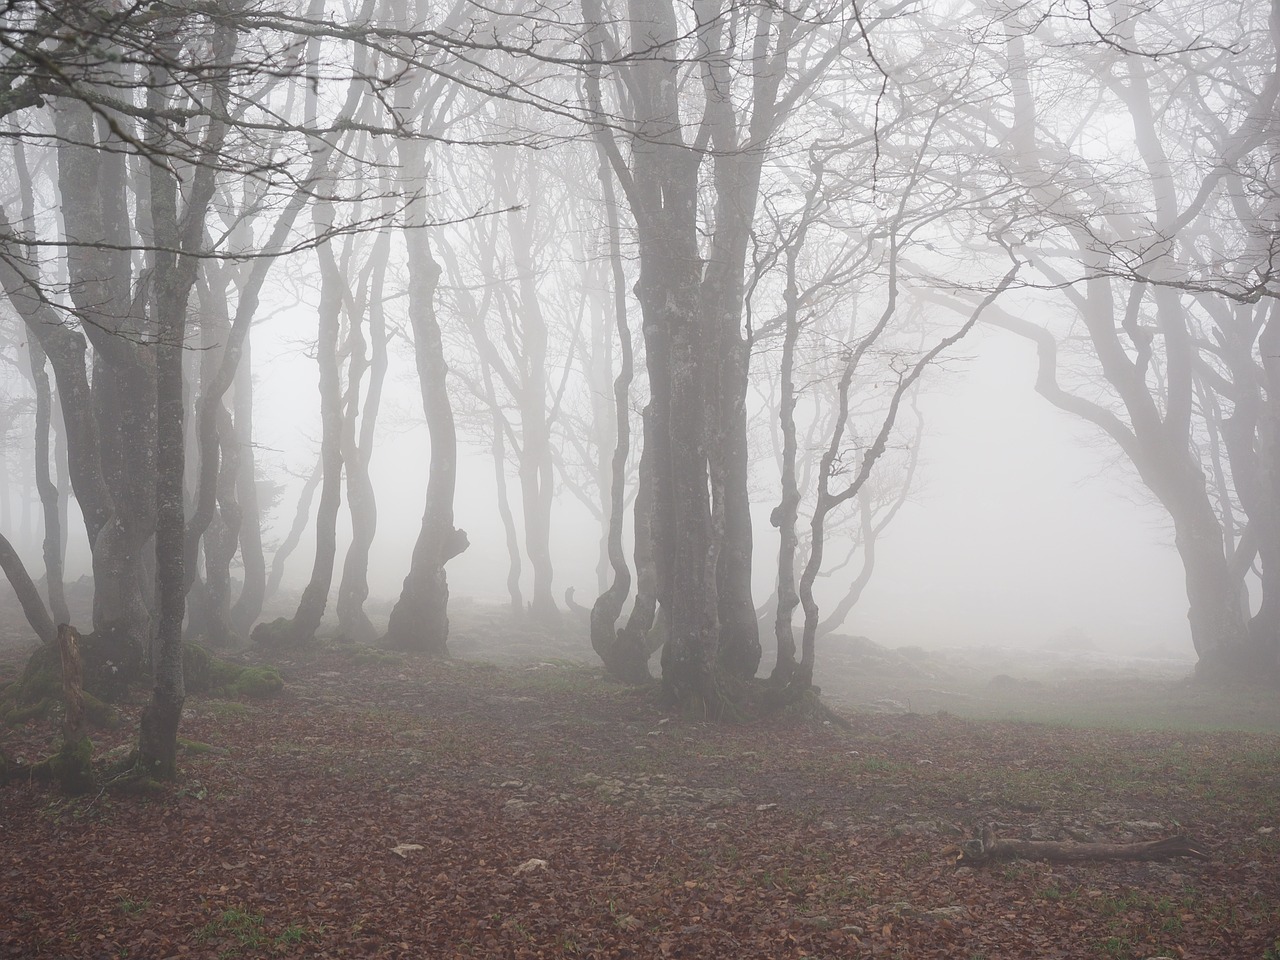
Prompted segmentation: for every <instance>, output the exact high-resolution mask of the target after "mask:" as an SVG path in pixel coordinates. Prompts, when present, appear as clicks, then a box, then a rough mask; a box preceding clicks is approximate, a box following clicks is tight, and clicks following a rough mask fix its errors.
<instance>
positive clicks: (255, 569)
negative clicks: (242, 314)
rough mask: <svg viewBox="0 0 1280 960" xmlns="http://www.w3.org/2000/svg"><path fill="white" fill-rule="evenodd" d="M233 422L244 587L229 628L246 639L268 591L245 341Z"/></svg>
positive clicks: (255, 621)
mask: <svg viewBox="0 0 1280 960" xmlns="http://www.w3.org/2000/svg"><path fill="white" fill-rule="evenodd" d="M232 406H233V410H234V416H235V420H234V423H233V428H232V437H233V439H232V442H233V443H234V444H235V445H236V448H237V450H238V453H239V458H238V459H239V469H238V470H237V471H236V500H237V501H238V502H239V504H240V560H241V563H242V564H243V567H244V584H243V586H242V587H241V589H240V595H239V596H238V597H237V598H236V602H235V604H234V605H233V606H232V608H231V628H232V630H234V631H235V633H236V634H237V635H238V636H241V637H247V636H249V632H250V631H251V630H252V629H253V626H254V624H255V623H257V621H258V617H259V616H261V614H262V604H263V601H264V600H265V598H266V590H267V563H266V558H265V556H264V555H263V551H262V510H261V508H260V507H259V505H258V476H257V467H256V465H255V462H254V455H253V366H252V363H251V357H250V344H249V341H248V340H247V339H246V340H245V344H244V355H243V356H242V357H241V359H240V363H239V365H238V366H237V367H236V377H235V397H234V400H233V404H232Z"/></svg>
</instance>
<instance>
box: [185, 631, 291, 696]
mask: <svg viewBox="0 0 1280 960" xmlns="http://www.w3.org/2000/svg"><path fill="white" fill-rule="evenodd" d="M182 655H183V671H184V674H185V677H186V686H187V691H188V692H189V693H206V694H209V695H210V696H215V697H226V698H228V699H231V700H234V699H237V698H239V697H249V698H250V699H255V698H260V697H270V696H272V695H274V694H277V693H279V692H280V691H281V690H282V689H283V688H284V681H283V680H282V679H280V674H279V673H278V672H277V671H276V668H275V667H244V666H240V665H239V664H235V663H228V662H227V661H226V660H219V659H218V658H217V657H215V656H214V655H213V654H211V653H210V652H209V651H208V650H206V649H204V647H201V646H198V645H197V644H194V643H188V644H184V645H183V648H182Z"/></svg>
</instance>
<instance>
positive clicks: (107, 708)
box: [0, 643, 120, 730]
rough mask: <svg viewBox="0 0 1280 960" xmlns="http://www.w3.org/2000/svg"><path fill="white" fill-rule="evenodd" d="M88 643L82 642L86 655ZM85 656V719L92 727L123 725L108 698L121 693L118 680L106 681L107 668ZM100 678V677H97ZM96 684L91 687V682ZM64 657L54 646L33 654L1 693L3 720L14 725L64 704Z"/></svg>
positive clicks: (0, 707)
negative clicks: (91, 666)
mask: <svg viewBox="0 0 1280 960" xmlns="http://www.w3.org/2000/svg"><path fill="white" fill-rule="evenodd" d="M86 646H87V645H86V644H84V643H82V644H81V654H82V656H83V654H84V650H85V648H86ZM88 663H89V659H88V658H87V657H86V658H85V664H86V666H85V672H84V681H85V690H84V706H85V718H86V719H87V720H88V721H89V723H90V724H91V725H92V726H95V727H98V728H100V729H106V730H114V729H115V728H116V727H118V726H119V725H120V715H119V714H118V713H117V712H116V709H115V708H114V707H112V706H111V705H110V704H109V703H108V702H107V700H110V699H112V698H113V697H115V696H118V695H119V693H120V690H119V688H118V686H117V685H116V683H115V682H114V680H112V681H111V682H103V676H104V669H103V665H101V664H99V666H98V668H97V669H96V670H90V669H89V667H88ZM95 678H96V680H95ZM91 680H94V681H95V682H94V685H93V686H90V681H91ZM62 700H63V692H62V660H61V659H60V658H59V656H58V651H57V650H56V649H54V648H53V647H47V646H41V647H37V648H36V650H35V651H34V652H33V653H32V654H31V656H30V658H29V659H28V660H27V665H26V667H25V668H24V669H23V671H22V676H21V677H19V678H18V679H17V680H16V681H14V682H13V683H11V684H9V685H8V686H7V687H5V688H4V691H3V692H2V693H0V720H3V721H4V722H5V723H8V724H11V725H14V726H16V725H18V724H21V723H26V722H27V721H29V720H38V719H41V718H43V717H47V716H48V715H49V714H50V713H52V712H53V710H54V708H55V707H57V706H58V705H60V704H61V703H62Z"/></svg>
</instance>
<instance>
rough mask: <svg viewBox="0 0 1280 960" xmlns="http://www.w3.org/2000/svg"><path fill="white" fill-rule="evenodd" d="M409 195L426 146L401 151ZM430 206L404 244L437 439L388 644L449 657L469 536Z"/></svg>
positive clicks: (423, 380) (402, 145)
mask: <svg viewBox="0 0 1280 960" xmlns="http://www.w3.org/2000/svg"><path fill="white" fill-rule="evenodd" d="M397 149H398V153H399V159H400V166H401V170H402V175H403V176H404V177H405V179H406V180H407V181H408V185H407V186H406V190H409V191H412V190H419V191H421V190H422V189H423V188H424V185H425V178H426V169H427V167H426V147H425V145H424V144H423V143H422V141H420V140H412V141H400V142H399V144H398V145H397ZM426 222H427V217H426V210H425V201H424V199H423V198H422V196H421V195H417V196H415V197H414V198H413V200H412V201H411V202H410V205H409V209H408V211H406V218H405V231H404V239H405V246H406V247H407V250H408V266H409V318H410V321H411V323H412V325H413V353H414V359H415V360H416V362H417V367H418V384H419V387H420V388H421V392H422V410H423V413H424V415H425V416H426V420H427V430H428V433H429V434H430V437H431V461H430V466H429V468H428V472H427V491H426V507H425V509H424V510H423V515H422V527H421V530H420V531H419V533H418V540H417V542H416V543H415V544H414V548H413V557H412V559H411V561H410V566H409V573H408V575H407V576H406V577H405V579H404V586H403V588H402V590H401V592H400V598H399V600H397V601H396V605H395V606H394V607H393V608H392V610H391V617H390V619H389V620H388V622H387V633H386V635H385V637H384V638H383V643H385V644H386V645H387V646H390V647H393V648H398V649H409V650H416V651H419V652H422V653H426V654H429V655H431V656H440V657H442V656H445V655H446V654H447V653H448V642H449V582H448V577H447V575H446V573H445V564H447V563H448V562H449V560H451V559H453V557H455V556H457V555H458V554H460V553H462V551H464V550H465V549H466V548H467V547H468V545H469V543H468V541H467V535H466V533H465V532H464V531H463V530H459V529H457V528H455V527H454V525H453V497H454V487H455V485H456V482H457V457H458V449H457V434H456V432H455V429H454V421H453V407H452V406H451V404H450V401H449V392H448V387H447V385H446V377H447V376H448V372H449V367H448V364H447V363H446V362H445V358H444V344H443V342H442V340H441V336H440V324H439V321H438V319H437V317H436V309H435V291H436V286H437V284H438V283H439V279H440V272H441V271H440V265H439V263H437V262H436V259H435V257H433V256H432V254H431V247H430V243H429V241H428V237H427V232H426V229H425V227H426Z"/></svg>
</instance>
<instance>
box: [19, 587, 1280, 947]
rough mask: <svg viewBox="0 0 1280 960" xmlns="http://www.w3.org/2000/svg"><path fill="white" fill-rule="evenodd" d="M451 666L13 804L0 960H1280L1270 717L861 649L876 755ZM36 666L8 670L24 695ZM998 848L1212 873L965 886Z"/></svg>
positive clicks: (247, 709)
mask: <svg viewBox="0 0 1280 960" xmlns="http://www.w3.org/2000/svg"><path fill="white" fill-rule="evenodd" d="M859 643H860V644H861V646H859ZM453 647H454V652H455V655H456V658H455V659H452V660H449V661H443V662H442V661H429V660H423V659H419V658H413V657H407V656H402V655H392V654H385V653H381V652H378V651H375V650H372V649H369V648H364V647H357V646H352V645H345V646H344V645H336V644H326V645H323V646H318V647H317V648H316V649H314V650H310V651H307V652H305V653H294V654H286V655H280V656H277V657H275V658H274V659H273V662H275V663H276V664H277V665H278V666H279V667H280V670H281V673H282V675H283V676H284V678H285V681H286V685H285V689H284V691H283V693H281V694H280V695H279V696H277V697H275V698H272V699H269V700H259V701H225V700H215V699H209V698H204V697H190V698H189V699H188V705H187V711H186V713H185V716H184V720H183V725H182V736H183V737H184V738H186V740H188V741H190V743H189V745H188V747H187V749H186V750H185V751H184V754H183V755H182V757H181V761H180V762H181V766H182V773H181V777H180V779H179V780H178V781H177V782H176V783H175V784H174V785H173V786H172V787H171V788H168V790H167V792H166V793H164V794H163V795H162V796H157V797H138V796H130V795H123V794H120V793H118V792H117V791H115V790H113V789H110V788H107V789H104V790H102V791H101V792H99V793H94V794H91V795H89V796H87V797H83V798H79V799H67V798H64V797H62V796H60V795H58V794H57V793H56V792H52V791H51V790H50V788H49V787H47V786H43V785H38V784H30V783H25V782H22V783H18V784H14V785H10V786H8V787H6V788H3V789H0V957H10V956H12V957H24V958H28V957H29V958H38V957H47V958H95V960H96V958H118V957H128V958H139V957H145V958H168V957H202V958H203V957H208V958H236V957H264V956H267V957H405V958H437V957H439V958H453V957H513V958H524V957H530V958H532V957H584V958H585V957H601V958H603V957H637V958H665V957H702V958H712V957H727V958H751V957H760V958H766V957H767V958H789V957H796V958H798V957H813V958H818V957H827V958H845V957H851V958H852V957H896V958H903V960H923V958H932V957H946V958H961V960H979V958H986V960H995V958H1054V957H1061V958H1093V957H1100V958H1113V960H1124V958H1135V960H1141V958H1149V957H1170V958H1181V957H1186V958H1216V957H1221V958H1230V960H1244V958H1257V960H1263V958H1266V960H1276V958H1280V736H1277V734H1276V730H1277V729H1280V725H1274V720H1275V716H1274V713H1273V712H1269V710H1270V709H1272V708H1273V707H1274V703H1272V705H1271V707H1270V708H1268V707H1267V706H1266V703H1267V702H1268V701H1269V700H1270V701H1273V700H1274V697H1270V698H1268V697H1267V696H1264V695H1262V694H1259V695H1258V699H1257V702H1256V703H1255V702H1251V701H1243V702H1241V703H1237V704H1235V705H1227V704H1224V701H1223V700H1222V698H1221V697H1220V696H1216V695H1213V694H1211V693H1206V692H1205V691H1204V690H1202V689H1199V688H1194V687H1191V686H1188V685H1187V684H1186V683H1185V681H1182V680H1179V679H1176V678H1175V677H1173V676H1172V674H1170V675H1169V676H1164V675H1161V674H1160V673H1159V671H1157V675H1156V676H1155V677H1154V678H1151V677H1148V678H1146V679H1142V678H1139V679H1137V680H1135V679H1134V678H1133V677H1132V676H1129V675H1128V673H1127V670H1128V669H1129V668H1127V667H1118V668H1117V667H1112V668H1108V669H1109V670H1110V672H1109V673H1099V672H1098V671H1102V670H1103V669H1104V668H1103V667H1100V666H1097V665H1089V664H1084V665H1082V666H1080V667H1079V674H1078V675H1066V676H1065V679H1063V680H1062V681H1061V682H1055V681H1053V680H1051V679H1037V678H1035V677H1032V676H1029V675H1026V676H1024V675H1023V674H1021V673H1019V672H1017V671H1016V670H1015V671H1014V672H1000V673H994V674H993V673H992V672H991V671H992V669H996V668H999V669H1001V670H1003V669H1005V668H1008V667H1009V666H1010V664H1009V663H1007V662H1004V661H1001V662H999V663H996V662H995V658H994V657H993V656H991V655H984V656H981V657H978V658H976V663H975V662H974V660H971V661H970V666H969V668H968V669H969V672H967V673H966V672H964V671H960V672H959V673H956V672H955V671H952V672H947V671H948V670H949V669H950V667H951V666H954V663H953V661H952V660H949V659H948V658H947V657H943V656H940V655H932V654H925V653H924V652H921V651H907V652H906V653H905V654H904V653H901V652H893V651H884V650H883V649H882V648H877V647H875V646H874V645H872V644H868V643H866V642H865V641H862V642H854V641H850V642H849V643H848V644H846V648H845V649H844V652H843V654H842V656H843V657H844V660H843V661H841V660H840V658H838V657H837V658H835V660H836V662H837V663H839V662H844V663H845V666H846V667H848V669H849V671H850V674H849V676H847V677H845V678H844V681H841V679H840V676H841V674H840V671H839V670H833V671H831V677H830V679H828V680H826V681H824V686H826V687H827V688H828V690H829V691H837V693H834V694H832V701H833V702H834V703H835V704H836V705H837V708H838V712H839V713H840V715H841V716H843V717H845V718H847V720H848V727H847V728H846V727H845V726H844V725H842V724H838V723H832V722H830V720H829V719H824V718H823V717H822V716H820V715H818V716H814V715H810V716H801V715H796V716H787V717H781V718H774V719H771V720H768V721H759V722H753V723H745V724H737V725H731V724H716V723H707V722H701V721H698V720H693V719H689V718H681V717H676V716H672V715H669V714H668V713H665V712H664V711H663V710H662V708H661V706H660V705H659V703H658V701H657V698H656V697H655V695H654V692H653V691H650V690H637V689H631V688H626V687H622V686H618V685H615V684H612V683H609V682H607V681H606V680H604V679H603V678H602V677H601V675H600V674H599V671H598V670H597V669H595V667H593V666H592V665H590V663H589V661H585V659H581V660H580V658H579V656H578V654H581V653H582V652H583V649H584V641H582V640H581V638H577V639H565V638H559V639H549V638H547V637H545V636H542V637H541V639H539V636H538V635H535V634H533V633H531V632H529V631H520V630H518V629H514V628H512V627H511V626H510V625H509V624H508V625H507V626H506V627H504V626H503V615H502V614H501V613H500V612H498V611H486V610H484V609H483V608H475V609H473V610H472V611H471V613H470V615H467V614H466V613H465V611H464V615H463V616H461V617H460V618H459V624H458V627H457V630H456V634H455V642H454V643H453ZM859 649H860V650H861V653H858V650H859ZM254 659H256V657H255V658H254ZM1043 660H1044V658H1043V657H1038V658H1030V661H1029V663H1039V662H1042V661H1043ZM22 662H23V648H22V646H21V645H18V644H16V643H14V642H10V643H8V644H7V645H6V644H4V643H0V685H3V683H5V682H7V681H8V680H10V679H13V678H14V677H15V676H16V675H17V673H18V672H19V671H20V669H21V666H22ZM859 664H860V665H861V666H860V667H859ZM1025 665H1026V664H1024V666H1025ZM1014 666H1015V667H1016V666H1017V664H1016V663H1015V664H1014ZM984 671H985V674H984ZM877 678H878V679H877ZM873 680H874V681H876V682H875V683H873V682H872V681H873ZM845 681H847V682H845ZM1113 682H1114V684H1115V686H1114V687H1112V686H1111V684H1112V683H1113ZM1081 690H1088V691H1092V699H1089V698H1085V700H1086V702H1084V703H1083V705H1081V704H1080V703H1078V702H1077V701H1078V699H1079V698H1078V697H1077V698H1076V699H1074V700H1073V691H1074V692H1075V693H1076V694H1078V693H1079V692H1080V691H1081ZM1122 691H1128V692H1127V694H1126V693H1124V692H1122ZM1171 698H1172V699H1177V700H1179V703H1180V704H1181V706H1179V705H1178V704H1172V703H1169V702H1168V701H1169V700H1170V699H1171ZM942 701H945V702H946V704H947V706H946V707H945V709H944V708H942V707H941V706H940V703H941V702H942ZM1072 704H1074V706H1073V705H1072ZM1197 704H1199V706H1198V707H1197V706H1196V705H1197ZM1037 705H1039V707H1040V708H1041V709H1042V711H1043V713H1044V715H1045V716H1046V717H1047V718H1048V719H1050V720H1052V721H1054V722H1051V723H1050V722H1042V721H1038V722H1031V720H1030V719H1029V718H1030V717H1033V716H1034V715H1035V708H1036V706H1037ZM138 709H139V705H138V704H127V705H125V706H124V709H123V711H122V712H123V713H124V715H125V723H124V725H123V726H122V727H121V728H120V729H119V730H117V731H99V732H96V733H95V735H94V739H95V743H96V745H97V749H98V753H99V755H100V756H102V757H103V758H110V757H111V756H113V755H115V756H118V755H120V754H121V753H122V752H123V751H127V749H128V748H129V746H130V745H131V743H132V741H133V739H134V737H135V736H136V719H137V713H138ZM962 713H964V714H967V715H961V714H962ZM1063 721H1065V722H1063ZM1233 727H1235V728H1240V727H1247V728H1251V732H1250V731H1242V730H1240V729H1232V728H1233ZM1268 728H1269V732H1268ZM55 731H56V725H55V723H54V722H52V721H45V722H42V723H31V724H28V725H26V726H24V727H19V728H9V729H5V730H0V742H3V744H4V746H5V748H6V750H8V752H10V754H16V755H18V756H21V757H24V758H26V759H27V760H33V759H36V758H38V757H39V756H41V755H43V754H45V753H47V752H49V751H50V750H51V749H52V748H53V746H54V744H55V742H56V733H55ZM986 824H992V825H994V826H995V829H996V831H997V832H998V833H999V834H1000V835H1001V836H1007V837H1011V838H1012V837H1018V838H1026V839H1037V838H1038V839H1050V840H1064V841H1081V842H1087V841H1111V842H1129V841H1136V840H1145V839H1154V838H1158V837H1163V836H1168V835H1171V834H1175V833H1186V834H1188V835H1189V836H1191V837H1192V838H1194V840H1195V841H1196V842H1197V843H1198V844H1199V845H1200V846H1201V847H1202V848H1203V849H1204V850H1206V851H1207V852H1208V854H1209V858H1208V859H1207V860H1204V861H1200V860H1190V859H1178V860H1170V861H1165V862H1128V861H1099V862H1082V863H1047V862H1032V861H1010V862H1004V863H998V864H993V865H990V866H982V867H966V866H957V864H956V854H957V845H958V844H959V843H961V842H963V841H964V840H966V839H968V838H971V837H973V836H975V835H976V833H977V831H978V830H979V829H980V828H981V827H982V826H983V825H986Z"/></svg>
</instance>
